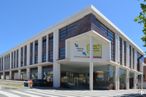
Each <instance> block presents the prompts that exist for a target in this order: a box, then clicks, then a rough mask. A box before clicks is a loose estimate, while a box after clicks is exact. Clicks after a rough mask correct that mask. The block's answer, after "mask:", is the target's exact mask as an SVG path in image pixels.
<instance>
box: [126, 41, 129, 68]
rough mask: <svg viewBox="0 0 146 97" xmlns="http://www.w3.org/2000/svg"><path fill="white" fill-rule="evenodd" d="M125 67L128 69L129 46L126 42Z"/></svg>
mask: <svg viewBox="0 0 146 97" xmlns="http://www.w3.org/2000/svg"><path fill="white" fill-rule="evenodd" d="M126 57H127V58H126V65H127V67H129V44H128V43H127V42H126Z"/></svg>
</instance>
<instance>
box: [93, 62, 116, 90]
mask: <svg viewBox="0 0 146 97" xmlns="http://www.w3.org/2000/svg"><path fill="white" fill-rule="evenodd" d="M114 74H115V67H114V66H111V65H105V66H94V88H95V89H115V84H114V79H115V75H114Z"/></svg>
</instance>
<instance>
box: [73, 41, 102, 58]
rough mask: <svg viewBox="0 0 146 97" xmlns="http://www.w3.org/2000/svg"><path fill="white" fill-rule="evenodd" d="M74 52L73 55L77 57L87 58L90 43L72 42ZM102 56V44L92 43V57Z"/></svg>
mask: <svg viewBox="0 0 146 97" xmlns="http://www.w3.org/2000/svg"><path fill="white" fill-rule="evenodd" d="M74 47H75V52H74V57H76V58H77V57H78V58H89V57H90V44H89V43H82V44H81V43H80V44H79V43H77V42H76V43H74ZM101 57H102V45H101V44H94V45H93V58H101Z"/></svg>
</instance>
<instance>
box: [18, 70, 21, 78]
mask: <svg viewBox="0 0 146 97" xmlns="http://www.w3.org/2000/svg"><path fill="white" fill-rule="evenodd" d="M20 79H21V70H20V69H19V70H18V80H20Z"/></svg>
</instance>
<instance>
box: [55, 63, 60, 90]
mask: <svg viewBox="0 0 146 97" xmlns="http://www.w3.org/2000/svg"><path fill="white" fill-rule="evenodd" d="M60 72H61V71H60V64H59V63H57V62H56V63H53V87H55V88H59V87H60Z"/></svg>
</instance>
